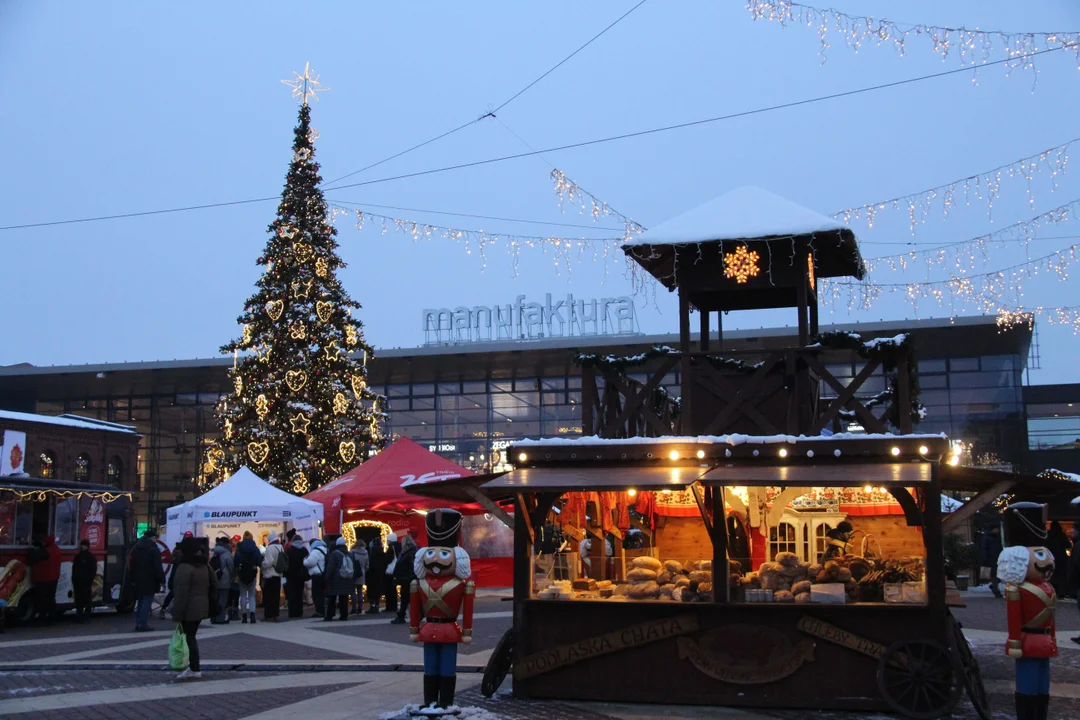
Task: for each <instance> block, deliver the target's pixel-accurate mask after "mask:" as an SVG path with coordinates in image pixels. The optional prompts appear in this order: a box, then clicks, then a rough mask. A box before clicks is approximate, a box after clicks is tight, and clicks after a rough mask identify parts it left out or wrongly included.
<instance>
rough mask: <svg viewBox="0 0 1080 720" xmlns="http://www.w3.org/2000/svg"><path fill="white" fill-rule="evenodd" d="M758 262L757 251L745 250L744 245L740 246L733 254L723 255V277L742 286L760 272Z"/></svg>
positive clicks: (759, 257)
mask: <svg viewBox="0 0 1080 720" xmlns="http://www.w3.org/2000/svg"><path fill="white" fill-rule="evenodd" d="M760 260H761V256H760V255H759V254H758V253H757V251H755V250H747V249H746V246H745V245H740V246H739V247H737V248H735V252H729V253H724V277H727V278H735V282H736V283H738V284H739V285H742V284H744V283H745V282H746V281H747V280H749V279H750V278H752V277H757V276H758V274H759V273H760V272H761V266H760V264H759V261H760Z"/></svg>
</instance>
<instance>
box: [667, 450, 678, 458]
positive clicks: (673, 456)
mask: <svg viewBox="0 0 1080 720" xmlns="http://www.w3.org/2000/svg"><path fill="white" fill-rule="evenodd" d="M668 457H669V458H671V459H672V460H678V459H679V451H678V450H672V451H671V452H670V453H668Z"/></svg>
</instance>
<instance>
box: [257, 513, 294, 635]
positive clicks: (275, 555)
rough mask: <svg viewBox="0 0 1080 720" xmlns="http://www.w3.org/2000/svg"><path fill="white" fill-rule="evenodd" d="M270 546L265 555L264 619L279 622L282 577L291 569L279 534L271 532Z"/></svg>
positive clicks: (263, 565)
mask: <svg viewBox="0 0 1080 720" xmlns="http://www.w3.org/2000/svg"><path fill="white" fill-rule="evenodd" d="M268 540H269V544H268V545H267V546H266V552H264V553H263V561H262V566H261V567H262V578H263V589H262V590H263V619H264V620H267V621H269V622H277V621H278V616H279V615H280V614H281V575H282V573H284V572H285V571H286V570H288V569H289V556H288V555H286V554H285V549H284V548H283V547H281V541H280V540H278V534H277V533H276V532H273V531H271V532H270V536H269V538H268Z"/></svg>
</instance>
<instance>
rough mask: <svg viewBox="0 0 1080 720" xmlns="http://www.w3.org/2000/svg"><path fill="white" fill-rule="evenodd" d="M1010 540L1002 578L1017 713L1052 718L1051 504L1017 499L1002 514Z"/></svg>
mask: <svg viewBox="0 0 1080 720" xmlns="http://www.w3.org/2000/svg"><path fill="white" fill-rule="evenodd" d="M1002 521H1003V524H1004V528H1005V532H1004V535H1005V544H1006V545H1007V546H1008V547H1006V548H1005V549H1004V550H1002V551H1001V555H1000V556H999V557H998V578H999V579H1000V580H1002V581H1003V582H1004V583H1005V599H1006V602H1007V607H1008V619H1009V639H1008V640H1007V641H1006V644H1005V653H1006V654H1007V655H1008V656H1009V657H1011V658H1013V659H1014V660H1016V717H1017V719H1018V720H1046V718H1047V717H1049V711H1050V658H1052V657H1057V654H1058V647H1057V636H1056V634H1055V631H1056V627H1055V625H1054V606H1055V605H1056V603H1057V598H1056V597H1055V596H1054V587H1053V586H1052V585H1051V584H1050V577H1051V575H1053V573H1054V556H1053V554H1052V553H1051V552H1050V551H1049V550H1047V549H1046V548H1045V547H1043V545H1042V543H1043V541H1045V540H1046V506H1045V505H1039V504H1036V503H1013V504H1012V505H1010V506H1009V507H1008V508H1006V510H1005V512H1004V513H1003V515H1002Z"/></svg>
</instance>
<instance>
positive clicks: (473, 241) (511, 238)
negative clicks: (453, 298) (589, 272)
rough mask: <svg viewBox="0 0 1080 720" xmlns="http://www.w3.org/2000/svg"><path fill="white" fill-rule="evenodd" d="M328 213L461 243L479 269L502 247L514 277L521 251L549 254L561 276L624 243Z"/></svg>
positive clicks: (360, 224) (415, 236)
mask: <svg viewBox="0 0 1080 720" xmlns="http://www.w3.org/2000/svg"><path fill="white" fill-rule="evenodd" d="M330 214H331V219H332V220H334V219H336V218H337V217H339V216H341V215H353V216H355V218H356V228H357V229H358V230H363V229H364V228H365V226H369V225H371V224H378V225H379V226H381V232H382V234H386V233H387V232H389V231H391V230H394V231H396V232H400V233H403V234H405V235H408V236H409V237H410V238H411V239H412V240H413V241H414V242H420V241H422V240H429V239H432V238H443V239H446V240H452V241H454V242H457V243H459V244H461V245H462V246H463V247H464V249H465V253H466V254H467V255H471V254H472V253H473V252H474V250H475V252H476V253H477V254H478V255H479V256H480V260H481V270H486V269H487V261H488V258H487V251H488V250H489V249H490V248H492V247H498V246H503V247H505V249H506V252H507V253H508V254H509V256H510V258H511V262H512V265H513V268H514V277H517V270H518V264H519V261H520V259H521V252H522V250H528V249H537V248H538V249H540V250H541V251H543V252H544V254H549V255H551V256H552V262H553V263H554V266H555V271H556V273H557V274H560V275H561V274H562V272H563V270H564V269H565V271H566V272H567V274H568V275H572V274H573V263H574V261H575V259H577V260H581V259H583V258H584V257H585V256H586V255H588V256H589V258H590V259H591V260H592V261H593V262H596V261H598V260H601V261H606V260H608V259H610V258H612V257H618V256H621V253H616V252H615V251H616V250H618V247H619V244H621V243H622V242H624V238H622V237H606V238H589V237H579V238H570V237H556V236H541V235H515V234H512V233H493V232H488V231H486V230H467V229H464V228H453V227H446V226H443V225H432V224H430V223H423V222H418V221H416V220H407V219H403V218H395V217H391V216H389V215H379V214H377V213H371V212H367V211H364V210H355V209H352V208H344V207H338V206H331V208H330Z"/></svg>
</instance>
